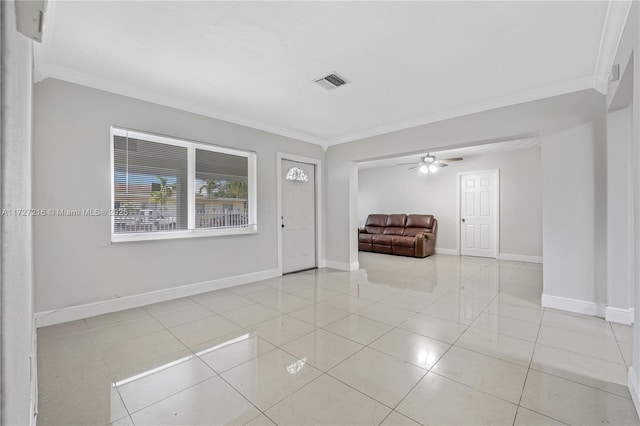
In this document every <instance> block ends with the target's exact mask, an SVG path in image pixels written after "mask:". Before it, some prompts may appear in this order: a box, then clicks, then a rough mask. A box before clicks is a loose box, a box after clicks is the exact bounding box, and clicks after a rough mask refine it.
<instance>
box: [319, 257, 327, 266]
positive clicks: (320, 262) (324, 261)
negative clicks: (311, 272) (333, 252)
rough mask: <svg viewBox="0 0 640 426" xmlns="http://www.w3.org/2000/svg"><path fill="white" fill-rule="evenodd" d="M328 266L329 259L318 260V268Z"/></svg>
mask: <svg viewBox="0 0 640 426" xmlns="http://www.w3.org/2000/svg"><path fill="white" fill-rule="evenodd" d="M326 267H327V260H326V259H320V260H318V268H326Z"/></svg>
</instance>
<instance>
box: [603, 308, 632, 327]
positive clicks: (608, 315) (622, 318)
mask: <svg viewBox="0 0 640 426" xmlns="http://www.w3.org/2000/svg"><path fill="white" fill-rule="evenodd" d="M633 314H634V312H633V308H629V309H623V308H612V307H610V306H607V307H606V308H605V309H604V319H606V320H607V321H611V322H617V323H619V324H633Z"/></svg>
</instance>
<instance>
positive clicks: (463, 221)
mask: <svg viewBox="0 0 640 426" xmlns="http://www.w3.org/2000/svg"><path fill="white" fill-rule="evenodd" d="M464 222H465V220H464V218H462V223H464ZM282 226H284V225H282Z"/></svg>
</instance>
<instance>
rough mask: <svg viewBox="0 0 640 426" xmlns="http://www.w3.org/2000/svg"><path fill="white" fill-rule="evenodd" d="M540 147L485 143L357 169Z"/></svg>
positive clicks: (524, 142)
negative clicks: (426, 158) (431, 158)
mask: <svg viewBox="0 0 640 426" xmlns="http://www.w3.org/2000/svg"><path fill="white" fill-rule="evenodd" d="M538 146H540V140H539V139H537V138H528V139H516V140H510V141H503V142H495V143H486V144H483V145H473V146H467V147H462V148H455V149H446V150H439V151H429V152H427V151H425V152H421V153H417V154H410V155H403V156H400V157H392V158H383V159H379V160H371V161H365V162H362V163H358V168H359V169H373V168H376V167H388V166H398V165H399V164H400V163H415V164H418V162H420V159H421V158H422V157H423V156H424V155H427V154H430V155H433V156H434V157H436V160H444V159H447V158H455V157H462V158H463V159H464V158H467V157H473V156H476V155H485V154H494V153H499V152H506V151H514V150H516V149H528V148H535V147H538ZM407 167H410V166H407Z"/></svg>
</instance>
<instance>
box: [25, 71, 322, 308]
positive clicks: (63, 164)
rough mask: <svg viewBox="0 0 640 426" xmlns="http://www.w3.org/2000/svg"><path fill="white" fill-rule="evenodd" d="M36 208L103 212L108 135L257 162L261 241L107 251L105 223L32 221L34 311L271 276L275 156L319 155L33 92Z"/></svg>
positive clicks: (70, 90)
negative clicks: (249, 154) (149, 138)
mask: <svg viewBox="0 0 640 426" xmlns="http://www.w3.org/2000/svg"><path fill="white" fill-rule="evenodd" d="M34 94H35V98H34V104H35V107H34V114H35V117H34V120H35V127H34V156H33V167H34V170H35V173H34V176H33V185H34V189H33V204H34V206H35V207H38V208H54V209H59V208H64V209H82V208H109V207H110V202H111V201H110V200H111V192H110V184H111V173H110V157H109V127H110V126H112V125H114V126H121V127H124V128H130V129H136V130H141V131H148V132H153V133H159V134H164V135H169V136H174V137H178V138H185V139H190V140H196V141H201V142H205V143H212V144H217V145H223V146H230V147H234V148H240V149H246V150H253V151H255V152H256V153H257V167H258V173H257V178H258V234H254V235H242V236H240V235H237V236H226V237H204V238H191V239H179V240H168V241H167V240H165V241H146V242H131V243H116V244H111V243H110V218H109V217H39V218H36V219H35V221H34V235H35V239H34V242H35V265H36V268H35V296H36V298H35V300H36V311H38V312H40V311H46V310H51V309H58V308H63V307H68V306H74V305H79V304H84V303H89V302H95V301H100V300H109V299H115V298H119V297H123V296H127V295H135V294H140V293H145V292H151V291H155V290H162V289H168V288H173V287H178V286H181V285H187V284H194V283H200V282H206V281H209V280H213V279H218V278H225V277H231V276H236V275H242V274H247V273H252V272H260V271H267V270H272V269H275V268H276V267H277V240H276V232H277V227H276V224H277V220H276V219H277V218H276V212H275V206H276V179H277V176H276V155H277V154H276V153H277V152H278V151H281V152H287V153H291V154H296V155H302V156H306V157H311V158H318V159H323V156H324V152H323V150H322V148H321V147H319V146H317V145H312V144H309V143H305V142H300V141H296V140H293V139H288V138H285V137H282V136H277V135H274V134H270V133H266V132H263V131H259V130H254V129H250V128H247V127H243V126H239V125H235V124H231V123H227V122H223V121H220V120H215V119H211V118H208V117H204V116H199V115H195V114H192V113H187V112H184V111H179V110H176V109H172V108H168V107H163V106H159V105H155V104H151V103H148V102H144V101H140V100H136V99H132V98H127V97H124V96H120V95H115V94H112V93H107V92H103V91H99V90H95V89H91V88H87V87H83V86H79V85H75V84H71V83H67V82H63V81H59V80H54V79H47V80H44V81H42V82H40V83H38V84H36V86H35V93H34Z"/></svg>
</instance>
